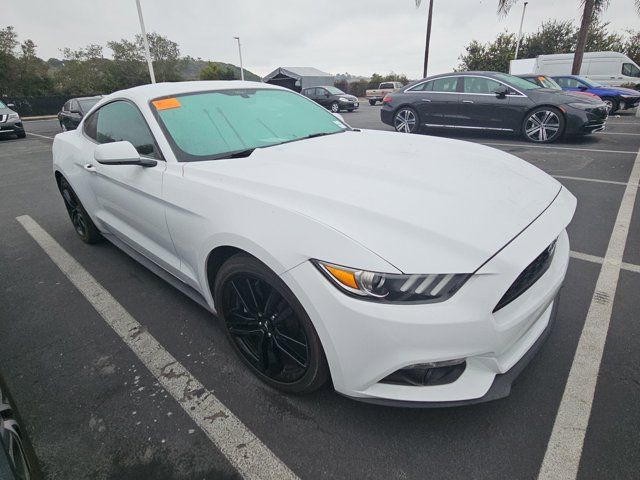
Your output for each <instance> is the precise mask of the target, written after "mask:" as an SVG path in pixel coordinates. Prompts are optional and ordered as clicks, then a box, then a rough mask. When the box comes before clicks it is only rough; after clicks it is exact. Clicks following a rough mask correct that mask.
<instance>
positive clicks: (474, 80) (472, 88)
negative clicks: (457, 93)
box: [462, 77, 501, 93]
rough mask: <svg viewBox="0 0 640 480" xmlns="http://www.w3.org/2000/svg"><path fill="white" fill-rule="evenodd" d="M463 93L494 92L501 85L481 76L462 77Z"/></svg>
mask: <svg viewBox="0 0 640 480" xmlns="http://www.w3.org/2000/svg"><path fill="white" fill-rule="evenodd" d="M463 81H464V88H463V90H462V91H463V92H465V93H494V92H495V91H496V89H497V88H498V87H499V86H500V85H501V84H500V82H496V81H495V80H490V79H488V78H482V77H464V80H463Z"/></svg>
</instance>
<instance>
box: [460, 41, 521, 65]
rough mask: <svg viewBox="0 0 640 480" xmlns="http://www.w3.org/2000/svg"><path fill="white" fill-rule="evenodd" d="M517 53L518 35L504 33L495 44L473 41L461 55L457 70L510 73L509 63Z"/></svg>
mask: <svg viewBox="0 0 640 480" xmlns="http://www.w3.org/2000/svg"><path fill="white" fill-rule="evenodd" d="M515 52H516V35H515V34H513V33H509V32H503V33H501V34H500V35H498V37H497V38H496V39H495V40H494V41H493V42H488V43H486V44H484V45H483V44H481V43H480V42H478V41H477V40H473V41H471V43H469V45H467V46H466V47H465V53H463V54H462V55H460V57H459V60H460V64H459V65H458V68H457V70H489V71H496V72H508V71H509V61H510V60H512V59H513V56H514V55H515Z"/></svg>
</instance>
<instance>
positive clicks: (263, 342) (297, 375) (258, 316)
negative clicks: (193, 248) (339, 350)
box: [215, 254, 328, 393]
mask: <svg viewBox="0 0 640 480" xmlns="http://www.w3.org/2000/svg"><path fill="white" fill-rule="evenodd" d="M215 305H216V309H217V311H218V313H219V314H220V315H221V316H222V317H223V319H224V323H225V327H226V332H227V336H228V337H229V339H230V341H231V344H232V345H233V347H234V349H235V350H236V352H237V353H238V354H239V355H240V358H241V359H242V360H243V361H244V363H246V364H247V365H248V366H249V367H250V368H251V370H252V371H253V372H254V373H255V374H256V375H257V376H258V377H259V378H261V379H262V380H264V381H265V382H267V383H268V384H270V385H272V386H273V387H275V388H278V389H279V390H283V391H285V392H289V393H307V392H310V391H313V390H316V389H317V388H319V387H320V386H321V385H322V384H323V383H324V382H325V381H326V379H327V376H328V368H327V366H326V360H325V358H324V353H323V351H322V346H321V345H320V340H319V339H318V336H317V333H316V332H315V329H314V328H313V325H312V324H311V321H310V320H309V317H308V316H307V314H306V312H305V311H304V309H303V308H302V306H301V305H300V303H299V302H298V301H297V299H296V298H295V296H294V295H293V293H292V292H291V291H290V290H289V288H288V287H287V286H286V285H285V284H284V282H283V281H282V280H281V279H280V278H279V277H278V276H277V275H275V274H274V273H273V272H271V271H270V270H269V269H268V268H267V267H266V266H264V265H263V264H262V263H261V262H259V261H258V260H257V259H255V258H253V257H250V256H248V255H244V254H239V255H235V256H233V257H231V258H230V259H229V260H227V262H225V264H224V265H223V266H222V268H221V269H220V271H219V273H218V276H217V278H216V287H215Z"/></svg>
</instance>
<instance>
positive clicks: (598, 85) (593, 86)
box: [575, 76, 604, 88]
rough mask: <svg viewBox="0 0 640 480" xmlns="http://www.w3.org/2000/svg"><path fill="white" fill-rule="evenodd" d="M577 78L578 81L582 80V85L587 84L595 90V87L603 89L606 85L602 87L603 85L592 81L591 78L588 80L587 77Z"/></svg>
mask: <svg viewBox="0 0 640 480" xmlns="http://www.w3.org/2000/svg"><path fill="white" fill-rule="evenodd" d="M575 78H577V79H578V80H580V81H581V82H582V83H586V84H587V85H588V86H590V87H591V88H595V87H603V86H604V85H602V84H601V83H598V82H596V81H594V80H591V79H590V78H586V77H578V76H576V77H575Z"/></svg>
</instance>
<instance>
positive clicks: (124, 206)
mask: <svg viewBox="0 0 640 480" xmlns="http://www.w3.org/2000/svg"><path fill="white" fill-rule="evenodd" d="M85 124H87V126H88V128H87V129H85V133H86V134H87V135H88V136H89V137H90V138H88V139H87V142H88V143H89V144H91V145H90V147H89V148H88V150H89V152H88V153H89V155H85V158H88V159H89V160H88V161H87V164H86V165H84V169H85V171H86V172H87V174H88V177H89V179H90V180H89V181H90V184H91V186H92V189H93V191H94V194H95V196H96V199H97V203H98V209H97V211H96V212H95V215H96V216H97V218H98V220H99V221H100V223H101V224H102V225H104V226H105V227H106V228H107V229H108V230H109V231H110V233H112V234H113V235H115V236H116V237H118V238H119V239H120V240H121V241H123V242H124V243H126V244H127V245H129V246H130V247H132V248H133V249H135V250H137V251H138V252H139V253H141V254H143V255H144V256H146V257H147V258H149V259H150V260H152V261H153V262H155V263H156V264H158V265H160V266H162V267H163V268H165V269H166V270H168V271H170V272H171V273H174V274H176V275H179V272H180V260H179V258H178V256H177V254H176V251H175V247H174V246H173V242H172V240H171V236H170V234H169V229H168V227H167V222H166V217H165V204H164V202H163V201H162V183H163V174H164V171H165V169H166V162H165V161H164V160H163V157H162V154H161V152H160V150H159V149H158V146H157V144H156V142H155V140H154V138H153V135H152V134H151V132H150V130H149V127H148V125H147V123H146V121H145V119H144V118H143V116H142V114H141V113H140V111H139V110H138V108H137V107H136V106H135V105H134V104H133V103H131V102H129V101H126V100H117V101H114V102H110V103H107V104H105V105H103V106H102V107H101V108H100V109H98V110H97V111H96V112H94V113H92V114H91V116H90V117H88V118H87V121H85ZM91 137H92V138H91ZM123 140H125V141H128V142H131V144H132V145H133V146H134V147H135V148H136V150H137V151H138V153H140V155H141V156H142V157H146V158H151V159H154V160H157V164H156V165H155V166H152V167H142V166H139V165H102V164H100V163H98V162H97V161H95V160H94V159H93V151H95V147H96V146H97V144H101V143H108V142H118V141H123Z"/></svg>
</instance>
